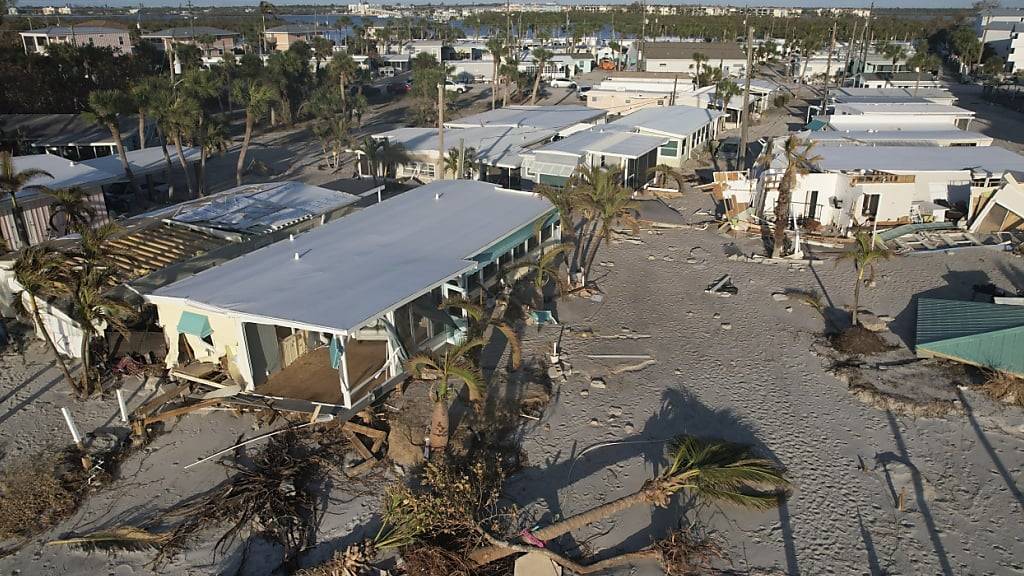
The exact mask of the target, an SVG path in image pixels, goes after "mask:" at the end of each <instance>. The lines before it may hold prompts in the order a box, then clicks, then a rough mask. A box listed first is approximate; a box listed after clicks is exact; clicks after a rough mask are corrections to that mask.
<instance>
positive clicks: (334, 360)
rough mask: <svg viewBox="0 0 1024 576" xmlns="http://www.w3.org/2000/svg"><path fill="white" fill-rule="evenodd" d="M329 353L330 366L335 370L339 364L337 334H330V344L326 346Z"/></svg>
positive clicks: (339, 344) (339, 349) (339, 350)
mask: <svg viewBox="0 0 1024 576" xmlns="http://www.w3.org/2000/svg"><path fill="white" fill-rule="evenodd" d="M328 350H329V352H330V354H331V368H334V369H335V370H337V369H338V367H339V366H341V342H339V341H338V335H337V334H335V335H333V336H331V345H330V346H329V347H328Z"/></svg>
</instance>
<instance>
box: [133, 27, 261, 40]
mask: <svg viewBox="0 0 1024 576" xmlns="http://www.w3.org/2000/svg"><path fill="white" fill-rule="evenodd" d="M205 35H209V36H214V37H216V36H240V35H241V34H239V33H238V32H232V31H230V30H225V29H223V28H213V27H212V26H183V27H179V28H165V29H163V30H158V31H156V32H147V33H146V34H142V35H141V36H142V38H192V37H196V38H198V37H199V36H205Z"/></svg>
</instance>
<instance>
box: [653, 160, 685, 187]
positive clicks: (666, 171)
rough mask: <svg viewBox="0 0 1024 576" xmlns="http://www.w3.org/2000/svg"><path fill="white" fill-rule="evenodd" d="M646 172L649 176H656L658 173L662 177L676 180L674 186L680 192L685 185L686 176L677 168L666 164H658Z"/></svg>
mask: <svg viewBox="0 0 1024 576" xmlns="http://www.w3.org/2000/svg"><path fill="white" fill-rule="evenodd" d="M647 173H648V174H649V175H650V176H653V177H655V178H656V177H657V176H658V175H659V174H660V175H661V176H662V178H663V179H664V178H671V179H673V180H675V181H676V188H677V189H678V190H679V191H680V192H682V191H683V187H684V186H685V185H686V176H684V175H683V173H682V172H681V171H680V170H679V169H678V168H674V167H672V166H669V165H668V164H658V165H657V166H652V167H650V168H648V169H647Z"/></svg>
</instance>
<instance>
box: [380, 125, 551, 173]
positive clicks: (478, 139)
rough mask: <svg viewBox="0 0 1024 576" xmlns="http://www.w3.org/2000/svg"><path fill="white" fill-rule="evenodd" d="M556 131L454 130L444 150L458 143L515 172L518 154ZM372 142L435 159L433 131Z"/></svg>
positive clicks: (396, 133) (393, 133)
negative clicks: (431, 155)
mask: <svg viewBox="0 0 1024 576" xmlns="http://www.w3.org/2000/svg"><path fill="white" fill-rule="evenodd" d="M555 134H557V131H555V130H550V129H544V128H507V127H501V126H487V127H477V128H454V129H451V130H446V131H445V134H444V145H445V148H447V149H451V148H458V147H459V140H462V142H463V144H464V145H465V147H466V148H473V149H475V150H476V156H477V158H478V159H479V160H483V161H484V162H487V163H488V164H491V165H493V166H501V167H503V168H518V167H519V166H520V164H521V163H522V158H521V157H520V154H521V153H522V152H523V148H524V147H526V146H532V145H534V144H537V143H538V142H543V141H545V140H549V139H551V138H552V137H553V136H554V135H555ZM374 138H387V139H388V140H389V141H391V142H393V143H401V144H402V145H403V146H404V147H405V149H406V150H407V151H409V152H414V153H415V152H429V153H432V154H434V155H435V156H436V155H437V149H438V137H437V129H436V128H396V129H394V130H389V131H387V132H381V133H380V134H374Z"/></svg>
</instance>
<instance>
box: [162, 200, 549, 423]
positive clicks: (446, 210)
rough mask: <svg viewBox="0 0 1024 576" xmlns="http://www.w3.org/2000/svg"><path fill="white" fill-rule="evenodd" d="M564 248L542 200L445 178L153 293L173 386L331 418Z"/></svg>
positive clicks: (454, 335)
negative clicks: (474, 306)
mask: <svg viewBox="0 0 1024 576" xmlns="http://www.w3.org/2000/svg"><path fill="white" fill-rule="evenodd" d="M558 238H559V230H558V218H557V214H556V211H555V209H554V207H553V206H552V205H551V204H550V203H549V202H548V201H547V200H544V199H543V198H541V197H539V196H536V195H534V194H530V193H526V192H519V191H512V190H505V189H501V188H497V187H495V186H494V185H493V184H489V183H486V182H479V181H471V180H446V181H438V182H434V183H431V184H427V185H425V186H422V187H419V188H415V189H413V190H411V191H409V192H406V193H404V194H402V195H400V196H398V197H395V198H392V199H390V200H386V201H384V202H382V203H379V204H375V205H373V206H370V207H369V208H366V209H364V210H361V211H359V212H356V213H354V214H352V215H350V216H347V217H345V218H343V219H341V220H338V221H336V222H333V223H330V224H327V225H325V226H321V227H318V228H316V229H314V230H312V231H310V232H307V233H305V234H300V235H296V236H294V237H291V238H289V239H287V240H283V241H281V242H277V243H275V244H272V245H270V246H267V247H264V248H262V249H260V250H256V251H254V252H251V253H249V254H246V255H244V256H242V257H239V258H236V259H233V260H231V261H229V262H226V263H224V264H221V265H219V266H216V267H214V268H210V269H208V270H205V271H202V272H200V273H198V274H196V275H194V276H191V277H189V278H186V279H184V280H181V281H179V282H175V283H172V284H169V285H167V286H164V287H162V288H160V289H157V290H155V291H154V292H152V293H150V294H147V295H146V297H145V298H146V301H147V302H150V303H152V304H153V305H155V306H156V309H157V313H158V315H159V324H160V325H161V326H162V327H163V330H164V333H165V335H166V339H167V342H168V344H169V350H168V354H167V358H166V365H167V367H168V368H169V369H171V375H172V377H176V378H178V379H182V380H189V381H192V382H197V383H200V384H204V385H206V386H209V387H213V388H224V389H227V390H225V391H224V393H226V394H239V393H240V394H245V395H251V396H255V397H260V398H262V399H263V400H265V401H271V402H274V403H275V405H278V406H280V405H281V404H280V403H286V404H287V405H288V406H290V409H293V410H306V411H313V410H316V411H319V410H320V409H324V410H326V411H329V412H331V413H334V412H337V411H341V410H344V409H349V408H352V407H354V406H358V405H362V404H364V403H366V402H369V401H370V400H371V399H372V398H373V397H374V395H375V392H377V391H378V390H380V389H382V388H387V387H389V386H390V385H391V384H394V383H396V382H397V381H399V380H400V379H401V378H402V377H403V376H404V359H406V358H407V357H408V356H409V355H411V354H414V353H416V352H417V351H420V350H430V349H436V348H438V347H441V346H444V345H445V344H447V343H452V342H455V341H457V340H458V339H459V338H460V337H461V336H462V334H463V333H464V332H465V330H466V329H467V324H466V322H465V320H464V319H463V318H461V317H453V316H451V315H449V314H448V313H447V312H445V311H443V310H440V309H439V304H440V303H441V302H442V301H443V300H444V299H445V298H446V297H448V296H452V295H462V296H467V297H472V296H473V295H474V294H479V293H480V290H481V289H482V287H485V286H489V285H493V284H494V283H496V282H498V280H499V276H500V271H501V270H502V268H504V267H505V266H507V265H509V264H511V263H512V262H514V261H518V260H520V259H523V258H526V257H527V256H528V255H530V254H532V253H533V252H535V251H537V250H539V249H540V247H541V245H542V244H544V243H547V242H554V241H557V239H558Z"/></svg>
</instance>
